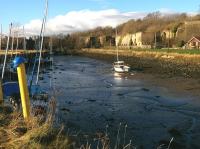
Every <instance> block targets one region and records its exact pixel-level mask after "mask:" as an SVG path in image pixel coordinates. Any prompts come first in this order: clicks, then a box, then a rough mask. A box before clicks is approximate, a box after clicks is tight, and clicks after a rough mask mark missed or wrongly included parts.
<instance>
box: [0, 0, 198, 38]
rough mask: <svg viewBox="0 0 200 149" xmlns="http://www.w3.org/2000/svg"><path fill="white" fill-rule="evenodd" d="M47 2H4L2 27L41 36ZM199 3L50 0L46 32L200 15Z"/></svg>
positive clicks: (0, 12) (0, 2) (0, 13)
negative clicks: (152, 15)
mask: <svg viewBox="0 0 200 149" xmlns="http://www.w3.org/2000/svg"><path fill="white" fill-rule="evenodd" d="M44 7H45V0H0V24H2V26H3V32H8V26H9V24H10V23H11V22H13V23H14V24H16V26H20V27H22V26H25V30H26V32H27V33H38V32H39V31H40V28H41V20H42V18H43V15H44ZM199 9H200V1H199V0H189V1H188V0H49V10H48V11H49V12H48V23H47V28H46V32H48V33H50V34H59V33H71V32H75V31H84V30H88V29H92V28H95V27H98V26H102V27H104V26H112V27H115V26H116V25H119V24H121V23H123V22H126V21H128V20H129V19H137V18H143V17H144V16H145V15H146V14H148V13H149V12H155V11H160V12H162V13H167V14H168V13H169V14H170V13H183V12H186V13H189V14H195V13H197V12H199Z"/></svg>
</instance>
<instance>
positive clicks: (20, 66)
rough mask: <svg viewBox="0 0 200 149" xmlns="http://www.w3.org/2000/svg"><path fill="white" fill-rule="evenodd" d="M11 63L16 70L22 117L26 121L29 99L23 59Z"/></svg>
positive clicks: (19, 58)
mask: <svg viewBox="0 0 200 149" xmlns="http://www.w3.org/2000/svg"><path fill="white" fill-rule="evenodd" d="M13 63H14V67H15V68H17V75H18V81H19V89H20V96H21V102H22V111H23V116H24V119H28V118H29V117H30V97H29V91H28V85H27V79H26V69H25V65H24V63H25V59H24V58H23V57H16V58H15V59H14V61H13Z"/></svg>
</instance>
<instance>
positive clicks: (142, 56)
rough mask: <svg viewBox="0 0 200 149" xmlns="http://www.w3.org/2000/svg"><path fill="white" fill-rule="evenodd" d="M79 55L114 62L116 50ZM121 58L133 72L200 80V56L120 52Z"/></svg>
mask: <svg viewBox="0 0 200 149" xmlns="http://www.w3.org/2000/svg"><path fill="white" fill-rule="evenodd" d="M78 54H80V55H83V56H88V57H92V58H96V59H101V60H106V61H109V62H114V61H115V60H116V50H109V49H82V50H80V51H79V52H78ZM119 58H120V59H121V60H124V61H125V62H126V63H128V64H129V65H131V68H132V69H133V70H137V71H141V72H144V73H150V74H159V75H162V76H166V77H173V76H183V77H186V78H199V76H200V55H191V54H177V53H165V52H154V51H153V50H152V51H138V50H137V51H133V50H119Z"/></svg>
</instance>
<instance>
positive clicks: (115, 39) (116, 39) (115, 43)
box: [115, 28, 119, 61]
mask: <svg viewBox="0 0 200 149" xmlns="http://www.w3.org/2000/svg"><path fill="white" fill-rule="evenodd" d="M115 44H116V48H117V61H119V51H118V50H119V48H118V43H117V28H116V29H115Z"/></svg>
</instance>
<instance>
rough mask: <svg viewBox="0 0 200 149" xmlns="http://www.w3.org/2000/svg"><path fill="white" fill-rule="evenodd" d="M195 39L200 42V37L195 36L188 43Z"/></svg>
mask: <svg viewBox="0 0 200 149" xmlns="http://www.w3.org/2000/svg"><path fill="white" fill-rule="evenodd" d="M194 38H195V39H197V40H198V41H199V42H200V36H193V37H192V38H191V39H190V40H189V41H188V42H190V41H191V40H192V39H194Z"/></svg>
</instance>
